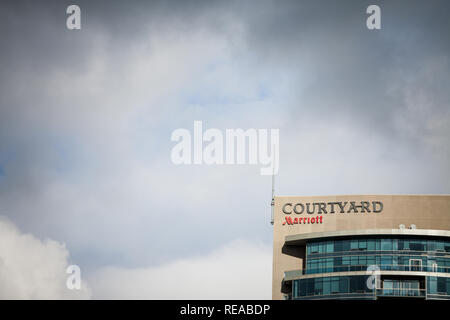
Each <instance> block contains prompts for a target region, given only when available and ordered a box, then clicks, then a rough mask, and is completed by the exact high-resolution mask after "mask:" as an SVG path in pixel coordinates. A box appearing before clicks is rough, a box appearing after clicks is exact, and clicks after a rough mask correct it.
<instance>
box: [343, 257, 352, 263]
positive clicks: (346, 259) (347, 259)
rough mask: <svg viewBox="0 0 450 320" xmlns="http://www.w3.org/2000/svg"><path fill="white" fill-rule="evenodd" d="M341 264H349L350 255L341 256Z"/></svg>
mask: <svg viewBox="0 0 450 320" xmlns="http://www.w3.org/2000/svg"><path fill="white" fill-rule="evenodd" d="M342 264H344V265H345V264H350V257H342Z"/></svg>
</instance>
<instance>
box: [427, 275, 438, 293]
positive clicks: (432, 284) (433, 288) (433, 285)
mask: <svg viewBox="0 0 450 320" xmlns="http://www.w3.org/2000/svg"><path fill="white" fill-rule="evenodd" d="M436 292H437V277H429V278H428V293H431V294H436Z"/></svg>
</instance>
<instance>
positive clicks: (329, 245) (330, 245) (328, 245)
mask: <svg viewBox="0 0 450 320" xmlns="http://www.w3.org/2000/svg"><path fill="white" fill-rule="evenodd" d="M333 247H334V246H333V242H332V241H329V242H327V243H326V250H325V251H326V252H327V253H331V252H333Z"/></svg>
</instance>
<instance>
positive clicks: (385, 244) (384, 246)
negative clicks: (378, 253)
mask: <svg viewBox="0 0 450 320" xmlns="http://www.w3.org/2000/svg"><path fill="white" fill-rule="evenodd" d="M381 250H383V251H392V241H391V240H390V239H381Z"/></svg>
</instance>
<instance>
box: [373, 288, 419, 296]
mask: <svg viewBox="0 0 450 320" xmlns="http://www.w3.org/2000/svg"><path fill="white" fill-rule="evenodd" d="M376 294H377V296H380V297H425V296H426V290H425V289H410V288H378V289H377V291H376Z"/></svg>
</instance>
